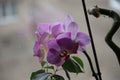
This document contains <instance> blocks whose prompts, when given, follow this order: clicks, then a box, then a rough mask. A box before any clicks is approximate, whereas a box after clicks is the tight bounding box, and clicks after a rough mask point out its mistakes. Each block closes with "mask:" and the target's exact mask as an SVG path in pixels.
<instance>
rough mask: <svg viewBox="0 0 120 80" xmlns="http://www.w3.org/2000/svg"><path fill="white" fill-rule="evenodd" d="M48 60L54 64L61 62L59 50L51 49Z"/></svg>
mask: <svg viewBox="0 0 120 80" xmlns="http://www.w3.org/2000/svg"><path fill="white" fill-rule="evenodd" d="M47 61H48V62H49V63H50V64H54V65H57V64H59V63H61V57H60V55H59V52H58V51H56V50H55V49H50V50H49V51H48V54H47ZM59 65H60V64H59Z"/></svg>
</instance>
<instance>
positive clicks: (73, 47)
mask: <svg viewBox="0 0 120 80" xmlns="http://www.w3.org/2000/svg"><path fill="white" fill-rule="evenodd" d="M57 43H58V44H59V46H60V48H61V49H62V50H67V52H68V53H70V54H72V53H76V52H77V49H78V43H75V42H74V41H72V40H71V39H69V38H62V39H59V40H57Z"/></svg>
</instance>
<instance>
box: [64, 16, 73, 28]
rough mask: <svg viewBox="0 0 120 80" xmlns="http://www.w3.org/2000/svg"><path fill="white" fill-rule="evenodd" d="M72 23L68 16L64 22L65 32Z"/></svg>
mask: <svg viewBox="0 0 120 80" xmlns="http://www.w3.org/2000/svg"><path fill="white" fill-rule="evenodd" d="M72 21H73V18H72V16H70V15H68V16H67V17H66V18H65V20H64V25H65V30H67V29H68V26H69V24H70V23H71V22H72Z"/></svg>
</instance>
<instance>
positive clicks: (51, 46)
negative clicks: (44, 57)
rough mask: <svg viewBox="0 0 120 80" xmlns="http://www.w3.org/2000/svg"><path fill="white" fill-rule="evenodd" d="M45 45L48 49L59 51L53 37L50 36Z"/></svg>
mask: <svg viewBox="0 0 120 80" xmlns="http://www.w3.org/2000/svg"><path fill="white" fill-rule="evenodd" d="M47 47H48V49H55V50H57V51H60V47H59V45H58V43H57V41H56V39H55V38H52V39H50V40H49V41H48V42H47Z"/></svg>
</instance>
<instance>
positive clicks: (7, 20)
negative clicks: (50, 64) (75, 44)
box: [0, 0, 120, 80]
mask: <svg viewBox="0 0 120 80" xmlns="http://www.w3.org/2000/svg"><path fill="white" fill-rule="evenodd" d="M85 1H86V5H87V9H89V8H92V7H93V6H95V5H98V6H99V7H102V8H106V9H112V10H114V11H116V12H118V13H120V0H85ZM68 14H71V15H72V16H73V17H74V20H75V21H76V22H77V23H78V24H79V26H80V31H82V32H85V33H87V34H88V31H87V26H86V21H85V18H84V12H83V7H82V2H81V0H0V80H30V75H31V73H32V72H34V71H37V70H39V69H40V64H39V62H38V59H37V58H36V57H33V45H34V41H35V34H34V32H35V30H36V26H37V25H38V24H39V23H43V22H44V23H45V22H54V21H56V20H63V19H64V18H65V16H66V15H68ZM89 19H90V25H91V29H92V33H93V37H94V42H95V47H96V50H97V55H98V60H99V64H100V69H101V72H102V78H103V80H120V66H119V64H118V62H117V59H116V56H115V54H114V52H113V51H112V50H111V49H110V48H109V47H108V46H107V44H106V43H105V41H104V38H105V35H106V34H107V32H108V31H109V29H110V28H111V26H112V23H113V20H112V19H110V18H109V17H106V16H101V17H100V18H98V19H96V18H95V17H93V16H91V15H89ZM113 41H114V42H115V43H116V44H117V45H118V46H119V47H120V29H119V30H118V31H117V33H116V34H115V36H114V38H113ZM87 51H88V53H89V54H90V56H91V57H92V60H93V63H94V58H93V54H92V50H91V45H90V44H89V45H88V46H87ZM78 56H80V57H81V58H82V59H83V61H84V64H85V69H84V70H85V73H81V74H79V75H76V74H70V75H71V77H72V79H71V80H94V78H93V77H92V76H91V75H92V73H91V70H90V68H89V64H88V62H87V59H86V58H85V56H84V55H83V54H82V53H80V54H79V55H78ZM70 67H71V66H70ZM94 67H95V65H94ZM59 74H61V75H64V72H62V71H61V72H59Z"/></svg>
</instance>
